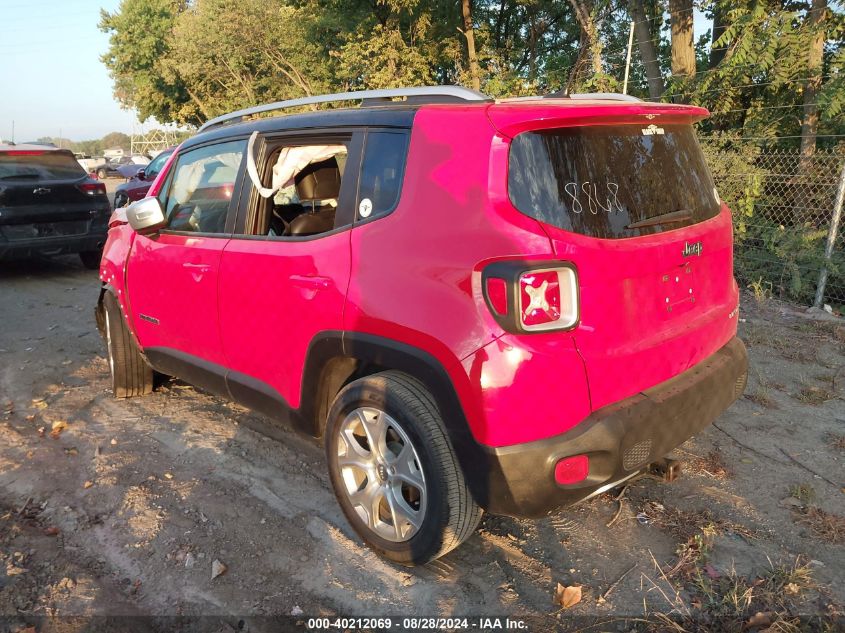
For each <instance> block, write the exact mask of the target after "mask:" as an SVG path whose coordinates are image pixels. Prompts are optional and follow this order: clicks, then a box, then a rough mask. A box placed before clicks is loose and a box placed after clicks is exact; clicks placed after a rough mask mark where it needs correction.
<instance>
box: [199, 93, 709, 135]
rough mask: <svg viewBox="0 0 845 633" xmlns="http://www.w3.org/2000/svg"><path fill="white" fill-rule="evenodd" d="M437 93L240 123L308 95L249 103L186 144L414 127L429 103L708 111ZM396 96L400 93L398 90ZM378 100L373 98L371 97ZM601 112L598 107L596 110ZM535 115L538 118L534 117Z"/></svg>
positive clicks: (589, 98) (616, 99)
mask: <svg viewBox="0 0 845 633" xmlns="http://www.w3.org/2000/svg"><path fill="white" fill-rule="evenodd" d="M430 89H431V90H432V91H433V92H432V97H431V99H430V100H426V98H425V96H424V95H423V94H422V92H421V91H424V90H426V89H422V88H421V89H410V90H416V92H415V93H414V94H415V96H414V97H413V98H410V99H409V100H408V101H394V102H389V101H388V102H384V100H383V99H379V93H380V92H385V93H398V92H400V89H395V90H393V89H392V90H388V91H361V92H359V93H355V94H356V95H360V98H361V99H362V100H363V103H362V105H361V106H360V107H347V108H335V109H329V110H315V111H312V112H304V113H297V114H276V115H275V116H272V117H265V118H258V119H252V120H243V119H242V120H241V121H240V122H237V120H238V117H239V115H243V116H249V115H251V114H252V113H253V112H254V113H256V114H257V113H263V112H270V111H274V110H275V111H278V110H282V109H284V108H285V107H290V106H288V105H287V104H291V105H292V106H301V104H300V103H299V102H300V101H302V100H292V101H286V102H278V103H276V104H267V105H263V106H257V107H255V108H248V109H245V110H239V111H237V112H234V113H231V114H230V115H223V116H221V117H218V118H217V119H213V120H211V121H209V122H208V123H206V124H205V125H204V126H203V128H208V129H207V130H203V128H200V132H199V134H197V135H196V136H194V137H192V138H190V139H188V140H187V141H185V143H184V145H183V148H190V147H192V146H194V145H198V144H200V143H204V142H207V141H211V140H218V139H223V138H232V137H241V136H243V137H245V136H248V135H249V134H251V133H252V132H254V131H258V132H259V133H270V132H277V131H284V130H308V129H309V128H326V127H359V126H367V127H402V128H410V127H411V126H412V125H413V122H414V116H415V115H416V113H417V111H418V110H419V109H420V108H423V107H425V108H429V107H438V106H439V107H444V108H452V109H454V108H459V109H461V110H464V109H480V110H487V109H489V108H491V107H497V108H501V107H503V106H504V107H505V108H506V109H507V110H509V111H513V110H516V109H519V110H523V109H524V110H525V112H526V114H527V113H528V112H530V111H532V110H533V111H534V112H539V111H540V110H543V111H546V112H548V111H549V110H550V109H555V110H557V109H558V108H560V109H561V110H559V111H561V112H563V111H570V112H569V113H568V115H567V118H570V117H572V116H573V115H575V112H573V110H579V111H581V112H583V111H585V110H587V109H592V110H595V109H596V108H601V109H604V108H608V110H609V111H610V110H612V111H613V114H615V115H617V116H618V115H619V113H621V112H625V113H626V114H640V115H642V114H645V115H646V116H648V117H649V118H652V117H651V115H650V114H647V113H648V112H652V111H654V112H657V113H659V114H664V115H670V116H671V115H678V116H683V117H690V118H692V119H695V120H698V119H701V118H703V117H705V116H706V115H707V111H706V110H705V109H704V108H699V107H695V106H688V105H680V104H670V103H652V102H648V101H641V100H639V99H637V98H635V97H630V96H628V95H621V94H620V95H616V94H609V93H596V94H595V95H590V94H578V95H569V96H566V95H562V94H554V95H547V96H533V97H516V98H507V99H495V100H494V99H492V98H490V97H487V96H486V95H483V94H481V93H477V92H474V91H469V90H466V89H464V88H459V87H456V86H439V87H438V86H433V87H431V88H430ZM439 89H454V92H456V93H457V94H459V95H460V94H463V96H456V95H454V94H453V95H450V96H449V97H447V98H445V99H444V98H443V95H439V96H438V93H437V91H438V90H439ZM350 94H352V93H343V94H341V95H325V96H323V97H314V98H309V99H314V100H315V101H314V103H331V102H332V101H339V100H340V99H332V97H344V98H345V99H344V100H345V101H347V102H348V101H349V100H350V99H349V95H350ZM394 96H395V95H394ZM370 98H372V99H373V101H371V102H370V103H367V101H368V99H370ZM592 114H593V116H595V114H596V113H595V112H593V113H592ZM529 118H532V117H530V116H529Z"/></svg>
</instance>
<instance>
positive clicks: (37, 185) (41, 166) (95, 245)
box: [0, 144, 111, 269]
mask: <svg viewBox="0 0 845 633" xmlns="http://www.w3.org/2000/svg"><path fill="white" fill-rule="evenodd" d="M110 214H111V207H110V205H109V200H108V196H107V195H106V186H105V185H104V184H103V183H101V182H98V181H97V180H94V179H93V178H90V177H89V176H88V174H86V173H85V170H84V169H82V167H81V166H80V165H79V163H78V162H77V161H76V158H75V157H74V155H73V153H72V152H70V151H69V150H63V149H56V148H54V147H49V146H46V145H4V144H0V259H9V258H12V257H25V256H30V255H37V254H40V255H59V254H65V253H79V257H80V259H81V260H82V263H83V264H84V265H85V267H86V268H91V269H96V268H98V267H99V264H100V253H101V251H102V247H103V244H104V242H105V239H106V232H107V231H108V219H109V215H110Z"/></svg>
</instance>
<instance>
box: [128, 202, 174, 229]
mask: <svg viewBox="0 0 845 633" xmlns="http://www.w3.org/2000/svg"><path fill="white" fill-rule="evenodd" d="M126 219H127V220H128V221H129V226H131V227H132V228H133V229H134V230H135V232H136V233H139V234H141V235H149V234H150V233H155V232H156V231H158V230H159V229H160V228H161V227H163V226H164V223H165V220H164V212H163V211H162V210H161V205H160V204H159V203H158V198H142V199H141V200H137V201H136V202H133V203H132V204H130V205H129V206H128V207H127V209H126Z"/></svg>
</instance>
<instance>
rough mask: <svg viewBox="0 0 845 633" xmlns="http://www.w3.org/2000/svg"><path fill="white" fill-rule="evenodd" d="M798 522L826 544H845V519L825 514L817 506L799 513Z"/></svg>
mask: <svg viewBox="0 0 845 633" xmlns="http://www.w3.org/2000/svg"><path fill="white" fill-rule="evenodd" d="M797 522H798V523H799V524H801V525H806V526H807V527H808V528H810V530H811V531H812V532H813V534H815V535H816V536H817V537H819V538H820V539H821V540H823V541H824V542H826V543H831V544H833V545H842V544H843V543H845V517H841V516H838V515H836V514H830V513H829V512H825V511H824V510H822V509H821V508H818V507H816V506H809V507H807V508H803V509H802V510H801V511H799V512H797Z"/></svg>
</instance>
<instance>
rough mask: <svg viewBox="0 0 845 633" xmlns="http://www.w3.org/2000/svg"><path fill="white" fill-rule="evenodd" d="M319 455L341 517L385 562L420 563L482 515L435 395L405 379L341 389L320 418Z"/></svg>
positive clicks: (372, 380) (462, 535) (454, 542)
mask: <svg viewBox="0 0 845 633" xmlns="http://www.w3.org/2000/svg"><path fill="white" fill-rule="evenodd" d="M374 445H375V446H376V448H375V450H373V449H372V448H371V447H372V446H374ZM326 456H327V458H328V464H329V474H330V477H331V481H332V486H333V487H334V491H335V495H336V497H337V499H338V502H339V503H340V506H341V508H342V509H343V512H344V514H345V515H346V518H347V519H348V520H349V522H350V524H351V525H352V527H353V528H354V529H355V531H356V532H357V533H358V535H359V536H361V538H363V539H364V541H365V542H366V543H367V545H369V546H370V547H371V548H372V549H374V550H375V551H376V552H378V553H379V554H380V555H382V556H384V557H385V558H388V559H390V560H392V561H394V562H396V563H399V564H402V565H406V566H409V567H410V566H414V565H422V564H424V563H427V562H429V561H431V560H434V559H435V558H439V557H440V556H443V555H444V554H446V553H447V552H449V551H451V550H452V549H454V548H456V547H457V546H458V545H460V544H461V543H463V542H464V541H465V540H466V539H467V538H469V537H470V536H471V535H472V533H473V532H474V531H475V528H476V527H478V523H479V521H480V520H481V515H482V510H481V508H480V507H479V506H478V505H477V504H476V503H475V501H474V500H473V498H472V495H471V494H470V491H469V488H468V487H467V484H466V481H465V480H464V476H463V472H462V471H461V467H460V466H459V464H458V460H457V457H456V455H455V452H454V449H453V448H452V445H451V443H450V442H449V438H448V437H447V435H446V430H445V427H444V425H443V421H442V418H441V416H440V412H439V411H438V410H437V405H436V404H435V401H434V397H433V396H432V395H431V393H430V392H429V391H428V390H427V389H426V387H425V386H424V385H423V384H422V383H421V382H420V381H418V380H417V379H415V378H412V377H411V376H408V375H407V374H403V373H401V372H397V371H386V372H382V373H379V374H375V375H372V376H367V377H365V378H361V379H359V380H356V381H354V382H352V383H350V384H348V385H347V386H346V387H344V388H343V389H342V390H341V391H340V393H339V394H338V395H337V397H336V398H335V401H334V403H333V404H332V408H331V411H330V412H329V416H328V420H327V425H326Z"/></svg>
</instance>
